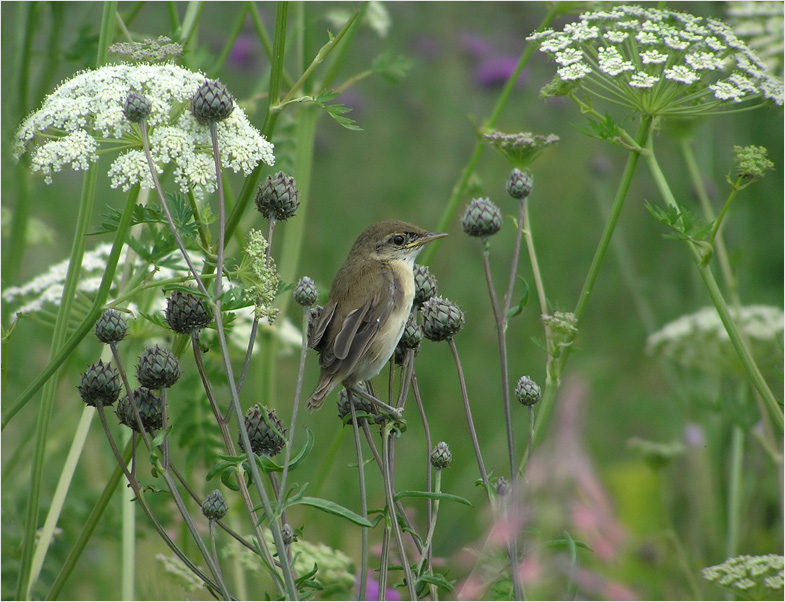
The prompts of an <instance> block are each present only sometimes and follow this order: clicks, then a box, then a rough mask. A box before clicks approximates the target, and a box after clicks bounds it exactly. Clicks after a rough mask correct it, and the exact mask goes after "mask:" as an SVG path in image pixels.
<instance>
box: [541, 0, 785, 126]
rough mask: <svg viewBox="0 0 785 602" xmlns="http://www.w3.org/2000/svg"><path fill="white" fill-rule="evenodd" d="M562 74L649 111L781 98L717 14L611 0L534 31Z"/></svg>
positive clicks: (685, 111)
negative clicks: (557, 27) (605, 6)
mask: <svg viewBox="0 0 785 602" xmlns="http://www.w3.org/2000/svg"><path fill="white" fill-rule="evenodd" d="M527 39H528V40H532V41H536V42H537V43H539V45H540V50H541V51H542V52H545V53H547V54H549V55H550V56H552V57H553V59H554V60H555V61H556V63H557V65H558V68H557V74H558V76H559V78H560V79H561V81H563V82H575V83H576V85H580V86H582V87H583V88H584V89H586V90H587V91H589V92H591V93H592V94H594V95H596V96H598V97H601V98H604V99H606V100H609V101H611V102H614V103H617V104H621V105H624V106H628V107H632V108H633V109H635V110H638V111H640V112H642V113H645V114H649V115H689V114H699V113H704V112H707V111H712V110H716V109H717V108H720V107H722V106H723V105H727V104H735V103H740V102H743V101H748V100H754V99H769V100H772V101H773V102H775V103H776V104H778V105H782V102H783V86H782V82H781V81H780V80H778V79H777V78H775V77H773V76H772V75H771V74H770V73H769V71H768V69H767V68H766V65H765V63H764V62H763V61H762V60H761V59H760V57H759V56H758V55H757V54H756V53H755V52H754V51H753V50H751V49H750V48H749V47H748V46H747V45H746V44H745V43H744V42H743V41H742V40H741V39H740V38H739V37H737V36H736V34H735V33H734V32H733V30H732V29H731V28H730V27H729V26H727V25H726V24H724V23H723V22H721V21H718V20H716V19H704V18H702V17H695V16H693V15H690V14H687V13H682V12H677V11H672V10H658V9H648V8H641V7H639V6H617V7H615V8H613V9H612V10H610V11H594V12H588V13H584V14H582V15H581V16H580V17H579V20H578V21H576V22H574V23H569V24H567V25H565V27H564V29H563V30H562V31H554V30H553V29H546V30H544V31H542V32H538V33H535V34H532V35H531V36H529V37H528V38H527Z"/></svg>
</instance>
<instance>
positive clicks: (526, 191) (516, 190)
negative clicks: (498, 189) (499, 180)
mask: <svg viewBox="0 0 785 602" xmlns="http://www.w3.org/2000/svg"><path fill="white" fill-rule="evenodd" d="M533 188H534V178H533V177H532V175H531V174H530V173H529V172H528V171H526V172H523V171H521V170H520V169H513V170H512V173H511V174H510V177H509V178H507V183H506V184H505V189H506V190H507V194H509V195H510V196H511V197H512V198H514V199H518V200H521V199H525V198H526V197H527V196H529V195H530V194H531V191H532V189H533Z"/></svg>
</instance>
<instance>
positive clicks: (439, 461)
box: [431, 441, 452, 470]
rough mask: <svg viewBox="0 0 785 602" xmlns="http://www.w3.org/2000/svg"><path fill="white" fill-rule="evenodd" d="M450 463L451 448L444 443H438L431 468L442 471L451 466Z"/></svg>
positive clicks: (432, 453) (432, 455)
mask: <svg viewBox="0 0 785 602" xmlns="http://www.w3.org/2000/svg"><path fill="white" fill-rule="evenodd" d="M450 462H452V453H451V452H450V448H449V447H447V444H446V443H445V442H444V441H441V442H439V443H437V444H436V447H434V448H433V451H432V452H431V466H433V467H434V468H435V469H436V470H441V469H443V468H447V467H448V466H449V465H450Z"/></svg>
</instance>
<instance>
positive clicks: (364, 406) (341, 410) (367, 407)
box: [338, 385, 376, 424]
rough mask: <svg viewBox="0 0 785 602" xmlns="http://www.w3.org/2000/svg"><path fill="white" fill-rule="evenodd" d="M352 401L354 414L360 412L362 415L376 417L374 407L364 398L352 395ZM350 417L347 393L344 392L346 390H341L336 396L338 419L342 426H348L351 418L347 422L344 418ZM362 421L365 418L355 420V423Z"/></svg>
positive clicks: (350, 410) (350, 409) (350, 411)
mask: <svg viewBox="0 0 785 602" xmlns="http://www.w3.org/2000/svg"><path fill="white" fill-rule="evenodd" d="M358 386H363V385H358ZM352 401H353V402H354V410H355V412H362V413H364V414H370V415H372V416H376V406H375V405H373V404H372V403H371V402H370V401H368V400H367V399H365V397H362V396H361V395H356V394H352ZM351 415H352V408H351V406H350V405H349V393H348V392H347V391H346V389H341V392H340V393H339V394H338V418H340V419H341V421H342V422H343V423H344V424H349V423H350V422H351V418H349V419H348V420H347V419H346V417H347V416H349V417H351ZM363 420H365V418H360V419H358V420H357V422H359V423H362V421H363Z"/></svg>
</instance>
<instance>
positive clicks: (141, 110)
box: [123, 92, 152, 123]
mask: <svg viewBox="0 0 785 602" xmlns="http://www.w3.org/2000/svg"><path fill="white" fill-rule="evenodd" d="M151 107H152V103H151V102H150V99H149V98H147V97H146V96H145V95H144V94H138V93H136V92H129V94H128V96H126V97H125V102H124V103H123V114H124V115H125V118H126V119H127V120H128V121H130V122H131V123H139V122H140V121H142V120H143V119H147V116H148V115H149V114H150V108H151Z"/></svg>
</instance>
